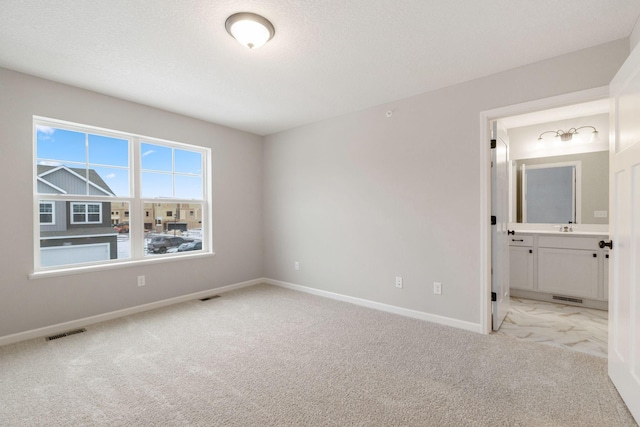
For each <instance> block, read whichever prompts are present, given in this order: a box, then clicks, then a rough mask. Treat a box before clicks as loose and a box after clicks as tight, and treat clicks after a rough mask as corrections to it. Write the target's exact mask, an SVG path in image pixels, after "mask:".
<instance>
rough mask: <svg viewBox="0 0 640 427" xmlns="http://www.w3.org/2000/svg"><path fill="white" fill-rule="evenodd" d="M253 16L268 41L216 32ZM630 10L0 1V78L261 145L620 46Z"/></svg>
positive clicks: (601, 5) (433, 1) (372, 2)
mask: <svg viewBox="0 0 640 427" xmlns="http://www.w3.org/2000/svg"><path fill="white" fill-rule="evenodd" d="M241 11H250V12H255V13H258V14H261V15H263V16H265V17H266V18H268V19H269V20H270V21H271V22H272V23H273V25H274V27H275V29H276V34H275V37H274V38H273V39H272V40H271V41H270V42H269V43H267V44H266V45H265V46H264V47H262V48H261V49H258V50H254V51H250V50H248V49H246V48H244V47H242V46H241V45H240V44H238V43H237V42H236V41H235V40H234V39H232V38H231V37H230V36H229V35H228V34H227V33H226V31H225V28H224V22H225V20H226V18H227V17H228V16H229V15H231V14H233V13H235V12H241ZM639 15H640V2H639V1H638V0H536V1H531V0H483V1H477V0H428V1H427V0H393V1H390V0H269V1H264V0H215V1H214V0H180V1H174V0H135V1H132V0H109V1H104V0H85V1H77V0H29V1H26V0H0V66H2V67H5V68H9V69H13V70H17V71H22V72H25V73H29V74H33V75H36V76H40V77H44V78H48V79H51V80H56V81H60V82H63V83H68V84H71V85H75V86H79V87H82V88H87V89H90V90H94V91H97V92H101V93H105V94H108V95H112V96H116V97H119V98H123V99H127V100H131V101H135V102H139V103H142V104H147V105H151V106H154V107H158V108H162V109H165V110H169V111H174V112H177V113H181V114H185V115H188V116H192V117H196V118H200V119H204V120H207V121H211V122H215V123H219V124H223V125H227V126H231V127H234V128H238V129H243V130H246V131H249V132H253V133H256V134H260V135H266V134H270V133H274V132H278V131H281V130H285V129H288V128H292V127H295V126H299V125H302V124H305V123H310V122H314V121H318V120H322V119H325V118H329V117H333V116H337V115H341V114H345V113H349V112H354V111H358V110H361V109H364V108H367V107H370V106H374V105H379V104H383V103H386V102H390V101H394V100H398V99H401V98H405V97H408V96H411V95H415V94H419V93H423V92H426V91H430V90H433V89H437V88H441V87H445V86H449V85H453V84H456V83H459V82H463V81H468V80H471V79H475V78H478V77H482V76H485V75H489V74H492V73H496V72H499V71H503V70H507V69H510V68H514V67H518V66H522V65H525V64H528V63H532V62H536V61H540V60H544V59H547V58H551V57H554V56H558V55H562V54H565V53H568V52H572V51H576V50H579V49H583V48H587V47H591V46H595V45H598V44H602V43H606V42H609V41H613V40H617V39H621V38H625V37H628V36H629V35H630V33H631V31H632V29H633V26H634V24H635V22H636V20H637V18H638V16H639Z"/></svg>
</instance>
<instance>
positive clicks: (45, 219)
mask: <svg viewBox="0 0 640 427" xmlns="http://www.w3.org/2000/svg"><path fill="white" fill-rule="evenodd" d="M54 206H55V205H54V204H53V202H40V224H41V225H44V224H47V225H55V211H54V209H55V208H54Z"/></svg>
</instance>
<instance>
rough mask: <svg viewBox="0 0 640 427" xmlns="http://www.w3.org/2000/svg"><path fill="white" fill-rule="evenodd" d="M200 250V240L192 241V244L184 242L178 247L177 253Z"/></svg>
mask: <svg viewBox="0 0 640 427" xmlns="http://www.w3.org/2000/svg"><path fill="white" fill-rule="evenodd" d="M200 250H202V240H194V241H193V242H185V243H183V244H181V245H180V246H178V252H185V251H200Z"/></svg>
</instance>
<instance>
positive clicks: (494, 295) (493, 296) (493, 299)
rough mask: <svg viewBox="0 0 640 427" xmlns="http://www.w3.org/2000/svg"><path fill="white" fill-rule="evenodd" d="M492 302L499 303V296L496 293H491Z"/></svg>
mask: <svg viewBox="0 0 640 427" xmlns="http://www.w3.org/2000/svg"><path fill="white" fill-rule="evenodd" d="M491 301H492V302H493V301H498V295H496V293H495V292H491Z"/></svg>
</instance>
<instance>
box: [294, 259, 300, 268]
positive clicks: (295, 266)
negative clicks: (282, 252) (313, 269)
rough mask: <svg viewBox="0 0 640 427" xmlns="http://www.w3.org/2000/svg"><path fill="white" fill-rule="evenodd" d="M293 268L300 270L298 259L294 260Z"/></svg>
mask: <svg viewBox="0 0 640 427" xmlns="http://www.w3.org/2000/svg"><path fill="white" fill-rule="evenodd" d="M293 268H294V269H295V270H300V262H299V261H296V262H295V264H293Z"/></svg>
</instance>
